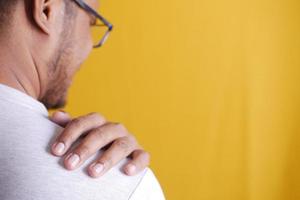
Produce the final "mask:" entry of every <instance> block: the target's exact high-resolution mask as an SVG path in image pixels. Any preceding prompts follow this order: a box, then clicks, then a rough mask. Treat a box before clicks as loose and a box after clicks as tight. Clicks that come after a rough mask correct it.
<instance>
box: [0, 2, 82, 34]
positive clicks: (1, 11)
mask: <svg viewBox="0 0 300 200" xmlns="http://www.w3.org/2000/svg"><path fill="white" fill-rule="evenodd" d="M19 1H20V0H0V31H1V30H3V28H6V27H5V26H9V23H10V21H11V18H12V14H13V13H14V11H15V8H16V4H17V3H18V2H19ZM23 1H26V2H25V4H27V5H28V4H29V5H30V4H31V2H30V0H23ZM64 1H65V3H66V8H65V12H66V14H67V16H69V17H68V18H70V16H74V15H76V12H75V11H74V10H75V9H74V5H71V1H70V0H64ZM29 5H28V6H29Z"/></svg>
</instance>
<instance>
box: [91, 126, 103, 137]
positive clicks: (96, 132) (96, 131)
mask: <svg viewBox="0 0 300 200" xmlns="http://www.w3.org/2000/svg"><path fill="white" fill-rule="evenodd" d="M92 135H93V137H94V139H95V140H105V134H104V131H103V129H102V128H101V127H98V128H96V129H94V131H93V133H92Z"/></svg>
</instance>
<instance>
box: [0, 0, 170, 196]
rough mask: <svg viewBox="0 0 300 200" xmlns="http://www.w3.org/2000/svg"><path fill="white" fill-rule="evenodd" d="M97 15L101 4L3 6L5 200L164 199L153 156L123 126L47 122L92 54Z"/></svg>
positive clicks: (59, 116)
mask: <svg viewBox="0 0 300 200" xmlns="http://www.w3.org/2000/svg"><path fill="white" fill-rule="evenodd" d="M97 7H98V2H97V0H86V1H85V2H83V1H82V0H0V46H1V49H0V109H1V114H0V138H1V140H0V141H1V145H0V162H1V165H0V199H1V200H17V199H22V200H31V199H34V200H42V199H43V200H44V199H46V200H60V199H64V200H65V199H70V200H83V199H84V200H94V199H95V200H96V199H97V200H99V199H101V200H108V199H109V200H122V199H130V200H136V199H141V200H142V199H155V200H160V199H164V196H163V193H162V190H161V188H160V185H159V183H158V182H157V180H156V178H155V176H154V174H153V172H152V171H151V169H149V168H147V167H146V166H147V165H148V162H149V156H148V154H147V153H146V152H145V151H144V150H142V148H141V146H140V145H139V144H138V143H137V141H136V140H135V138H134V137H133V136H132V135H131V134H130V133H129V132H128V130H127V129H126V128H125V127H124V126H123V125H122V124H120V123H113V122H108V121H107V120H106V119H105V117H104V116H102V115H100V114H98V113H90V114H88V115H86V116H81V117H79V118H75V119H71V118H70V116H69V115H68V114H67V113H64V112H56V113H54V115H53V116H51V118H50V119H49V117H48V111H47V109H51V108H62V107H64V106H65V104H66V96H67V90H68V88H69V86H70V84H71V82H72V78H73V76H74V74H75V73H76V71H78V69H79V66H80V64H81V63H82V62H83V61H84V60H85V59H86V57H87V56H88V54H89V53H90V51H91V49H92V47H93V45H94V46H95V44H94V43H93V41H92V39H91V33H90V28H91V26H92V25H94V24H95V23H94V22H95V17H99V16H100V15H99V16H98V15H97V13H96V12H95V9H96V8H97ZM100 18H101V16H100ZM103 20H105V19H104V18H103ZM104 22H105V23H106V21H104ZM110 28H111V27H110ZM104 39H106V38H104ZM104 39H103V40H101V42H100V43H98V44H96V46H100V45H101V43H103V41H104ZM103 147H105V149H106V150H105V151H104V150H103ZM53 154H54V155H55V156H53ZM127 156H131V157H132V159H129V158H127ZM65 169H67V170H69V171H67V170H65ZM122 171H124V173H126V174H127V175H131V176H127V175H125V174H124V173H123V172H122ZM93 178H94V179H93Z"/></svg>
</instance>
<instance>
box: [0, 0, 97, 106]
mask: <svg viewBox="0 0 300 200" xmlns="http://www.w3.org/2000/svg"><path fill="white" fill-rule="evenodd" d="M85 2H86V3H87V4H89V5H90V6H91V7H93V8H96V7H97V5H98V4H97V0H86V1H85ZM90 26H91V16H90V15H89V14H88V13H87V12H85V11H84V10H83V9H80V8H79V7H78V6H77V4H76V3H75V2H74V0H0V30H1V31H0V40H1V41H5V40H7V41H12V40H15V41H17V42H19V44H20V47H18V46H16V45H15V46H13V47H12V48H23V47H24V48H25V49H24V54H28V55H30V57H31V58H32V62H33V65H35V68H36V75H37V76H38V79H39V80H38V82H39V90H40V92H39V96H38V100H40V101H41V102H42V103H43V104H44V105H45V106H46V107H47V108H61V107H63V106H64V105H65V104H66V96H67V90H68V88H69V86H70V84H71V82H72V78H73V76H74V74H75V72H76V71H77V70H78V69H79V67H80V65H81V63H82V62H83V61H84V60H85V59H86V58H87V56H88V54H89V53H90V51H91V49H92V46H93V43H92V38H91V33H90V31H91V30H90ZM16 56H18V55H16Z"/></svg>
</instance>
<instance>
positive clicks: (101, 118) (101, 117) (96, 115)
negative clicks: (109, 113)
mask: <svg viewBox="0 0 300 200" xmlns="http://www.w3.org/2000/svg"><path fill="white" fill-rule="evenodd" d="M89 115H90V116H91V117H95V118H96V119H97V120H99V121H103V122H105V121H106V119H105V117H104V116H103V115H101V114H100V113H98V112H91V113H90V114H89Z"/></svg>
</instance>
